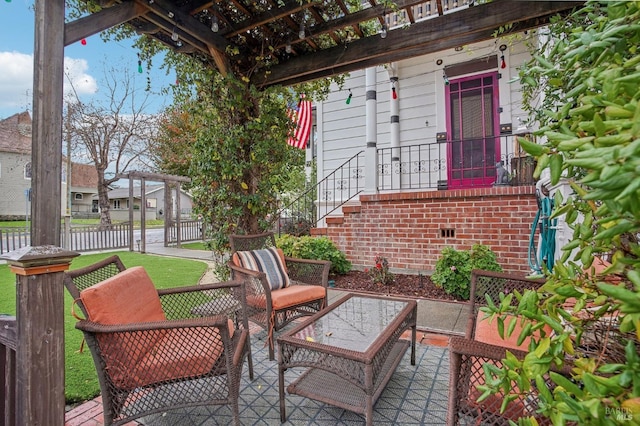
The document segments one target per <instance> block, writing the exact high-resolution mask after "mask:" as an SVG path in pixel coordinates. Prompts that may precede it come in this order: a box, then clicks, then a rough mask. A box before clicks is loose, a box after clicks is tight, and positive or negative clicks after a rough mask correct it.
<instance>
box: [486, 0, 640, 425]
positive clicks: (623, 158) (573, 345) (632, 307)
mask: <svg viewBox="0 0 640 426" xmlns="http://www.w3.org/2000/svg"><path fill="white" fill-rule="evenodd" d="M638 46H640V3H638V2H635V1H626V2H620V1H616V2H613V1H612V2H597V1H589V2H587V3H586V4H585V5H584V6H583V7H581V8H580V9H578V10H577V11H576V12H575V13H573V14H572V15H571V16H568V17H564V18H557V19H554V20H553V22H552V23H551V24H550V26H549V42H548V43H547V44H546V45H545V46H543V47H542V48H541V49H540V50H539V51H537V52H535V54H534V57H533V59H532V60H531V61H530V62H529V63H528V64H526V65H525V66H524V67H523V68H522V69H521V71H520V78H521V81H522V83H523V90H524V100H525V104H526V105H528V106H529V108H530V116H531V118H532V119H534V120H537V121H538V122H539V123H540V130H539V131H537V132H536V134H537V135H538V136H539V137H542V138H543V139H544V140H545V141H546V142H545V143H543V144H536V143H533V142H529V141H527V140H524V139H521V140H520V143H521V145H522V147H523V148H524V149H525V150H526V151H527V152H528V153H529V154H531V155H533V156H535V157H536V158H537V161H538V166H537V169H536V172H535V173H536V175H537V176H540V175H541V174H542V173H543V172H544V173H547V172H548V174H549V176H550V180H551V185H556V184H563V183H566V184H568V185H569V186H570V188H571V189H572V190H573V193H572V194H571V195H570V196H569V197H565V198H563V197H562V195H561V193H560V191H558V192H556V197H555V206H556V207H555V211H554V213H553V217H563V218H564V219H565V220H566V222H567V223H568V224H569V225H570V226H571V228H572V229H573V238H572V240H571V242H570V243H568V244H567V245H566V246H565V247H562V250H563V256H562V258H561V259H560V261H559V262H557V263H556V264H555V265H554V268H553V271H552V272H549V271H546V275H547V282H546V284H545V285H544V286H543V287H542V288H541V290H540V291H539V292H532V291H529V292H525V293H524V294H523V295H520V294H510V295H503V296H502V297H501V298H500V300H499V301H494V302H495V305H493V306H491V307H490V308H489V309H487V310H486V312H487V313H489V314H490V315H491V316H492V317H497V320H498V321H502V319H503V318H504V316H503V314H505V313H508V312H511V313H516V314H518V315H521V316H522V317H524V318H525V319H526V321H527V322H528V323H529V326H528V327H526V326H525V327H524V328H523V332H522V334H521V336H532V337H534V338H533V339H532V343H531V345H530V346H529V348H528V354H527V356H526V357H525V359H524V360H521V361H519V360H516V359H514V357H508V358H507V360H505V361H504V366H503V368H501V369H497V368H492V367H491V366H490V367H489V370H490V371H491V374H490V376H491V377H489V378H488V380H487V383H488V385H487V386H486V387H485V388H483V390H484V391H485V396H488V395H489V394H490V393H493V392H496V391H499V390H500V391H502V392H504V393H505V394H509V393H518V394H521V395H527V394H529V393H531V392H532V383H533V384H535V388H537V394H538V396H539V398H540V400H541V403H540V405H539V409H540V412H541V413H542V414H543V415H544V416H546V417H548V418H549V419H551V421H552V422H553V424H565V423H566V422H575V423H576V424H589V425H601V424H602V425H604V424H607V425H608V424H621V425H622V424H637V421H638V419H640V355H639V352H640V343H639V341H640V246H639V244H638V235H640V55H639V52H638ZM540 95H542V97H540ZM536 99H541V102H540V103H537V104H536V103H535V102H534V101H535V100H536ZM600 259H604V260H607V261H608V262H610V266H607V265H609V264H608V263H604V265H605V266H607V267H606V268H605V269H604V270H603V271H599V270H598V269H597V268H596V266H597V265H598V264H601V263H602V262H601V260H600ZM512 298H517V300H518V303H517V304H516V305H517V306H516V307H515V308H514V307H513V305H512V304H511V303H510V301H511V299H512ZM495 319H496V318H494V320H495ZM503 325H506V324H503ZM543 325H548V326H549V327H551V329H553V334H551V335H544V333H542V336H539V335H538V336H537V337H535V335H536V333H540V332H541V331H540V330H541V328H542V326H543ZM608 327H609V328H608ZM499 328H500V327H499ZM505 329H506V327H505ZM536 330H538V331H537V332H536ZM600 332H602V333H600ZM596 337H600V338H601V340H600V341H598V339H596ZM594 342H595V344H594V345H592V346H590V345H589V344H591V343H594ZM567 366H571V367H572V370H571V374H570V378H567V377H566V375H563V374H559V373H558V371H559V370H560V369H562V368H563V367H567ZM544 375H548V377H549V380H548V381H545V380H544V379H543V378H542V377H543V376H544ZM507 398H508V397H507ZM519 423H520V424H537V423H535V420H533V419H520V420H519Z"/></svg>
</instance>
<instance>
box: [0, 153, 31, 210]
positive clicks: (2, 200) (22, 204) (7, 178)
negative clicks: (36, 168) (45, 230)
mask: <svg viewBox="0 0 640 426" xmlns="http://www.w3.org/2000/svg"><path fill="white" fill-rule="evenodd" d="M30 161H31V156H30V155H29V154H18V153H12V152H0V188H1V190H2V191H1V192H2V196H1V197H0V220H23V219H24V217H25V215H26V214H29V215H30V214H31V203H30V202H28V200H27V197H26V196H25V191H28V190H29V188H31V179H25V178H24V166H25V164H27V163H29V162H30Z"/></svg>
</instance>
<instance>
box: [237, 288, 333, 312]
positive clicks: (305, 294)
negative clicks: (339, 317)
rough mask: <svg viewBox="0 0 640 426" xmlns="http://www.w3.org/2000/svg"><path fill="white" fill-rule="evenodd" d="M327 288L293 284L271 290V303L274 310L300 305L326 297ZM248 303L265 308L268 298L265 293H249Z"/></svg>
mask: <svg viewBox="0 0 640 426" xmlns="http://www.w3.org/2000/svg"><path fill="white" fill-rule="evenodd" d="M325 297H326V290H325V288H324V287H322V286H319V285H292V286H289V287H286V288H281V289H278V290H272V291H271V304H272V307H273V309H274V310H276V311H277V310H280V309H285V308H288V307H290V306H296V305H300V304H303V303H306V302H311V301H312V300H318V299H324V298H325ZM247 303H248V304H249V305H251V306H256V307H260V308H264V307H265V305H266V299H265V296H264V295H260V294H248V295H247Z"/></svg>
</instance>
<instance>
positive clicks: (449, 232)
mask: <svg viewBox="0 0 640 426" xmlns="http://www.w3.org/2000/svg"><path fill="white" fill-rule="evenodd" d="M455 236H456V230H455V229H453V228H440V238H454V237H455Z"/></svg>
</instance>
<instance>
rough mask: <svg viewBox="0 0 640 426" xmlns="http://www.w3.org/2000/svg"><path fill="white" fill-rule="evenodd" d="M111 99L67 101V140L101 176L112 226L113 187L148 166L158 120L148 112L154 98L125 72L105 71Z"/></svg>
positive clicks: (102, 203)
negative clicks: (126, 175)
mask: <svg viewBox="0 0 640 426" xmlns="http://www.w3.org/2000/svg"><path fill="white" fill-rule="evenodd" d="M104 75H105V85H104V88H105V89H106V90H107V92H108V94H109V95H108V96H107V97H106V99H107V100H106V101H103V103H101V102H99V101H92V102H82V101H81V100H80V99H79V97H78V95H77V93H75V92H74V94H75V96H74V99H72V100H71V101H69V102H68V103H67V111H66V117H65V120H64V123H65V124H64V132H65V137H66V138H70V140H71V147H72V153H73V155H74V156H75V157H76V158H78V157H79V158H81V159H83V160H84V161H87V160H88V161H90V162H91V164H93V165H94V166H95V168H96V171H97V172H98V188H97V189H98V205H99V207H100V225H101V226H103V227H108V226H111V216H110V204H109V197H108V192H109V189H110V186H111V185H112V184H113V183H114V182H116V181H117V180H118V179H119V178H118V177H117V175H118V174H119V173H124V172H126V171H127V170H129V169H130V168H131V167H132V166H136V167H141V166H143V165H144V164H148V160H147V158H146V153H147V146H148V141H149V140H152V139H153V138H154V134H155V132H156V127H157V117H156V116H154V115H151V114H147V113H145V110H146V109H147V107H148V99H149V94H148V93H146V92H143V93H141V92H140V90H139V89H137V88H136V87H135V83H134V79H133V76H132V75H131V73H130V72H129V71H128V70H127V69H126V68H125V69H115V68H112V69H105V74H104Z"/></svg>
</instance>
